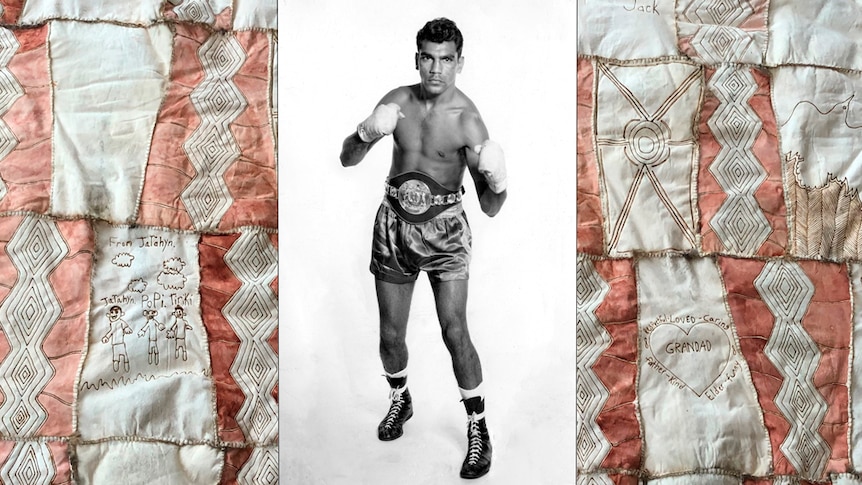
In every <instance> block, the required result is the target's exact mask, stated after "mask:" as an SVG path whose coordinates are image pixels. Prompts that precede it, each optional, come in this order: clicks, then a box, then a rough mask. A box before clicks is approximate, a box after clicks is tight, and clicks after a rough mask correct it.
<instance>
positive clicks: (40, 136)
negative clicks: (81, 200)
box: [0, 25, 53, 213]
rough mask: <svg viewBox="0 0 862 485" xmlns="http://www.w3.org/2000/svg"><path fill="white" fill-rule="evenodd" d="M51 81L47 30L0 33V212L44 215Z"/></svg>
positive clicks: (47, 200)
mask: <svg viewBox="0 0 862 485" xmlns="http://www.w3.org/2000/svg"><path fill="white" fill-rule="evenodd" d="M50 79H51V76H50V73H49V66H48V26H46V25H42V26H39V27H33V28H27V29H6V28H2V27H0V211H20V210H28V211H33V212H38V213H45V212H47V210H48V205H49V203H50V195H51V192H50V186H51V156H52V155H51V154H52V152H51V134H52V120H53V112H52V109H51V87H50V86H51V81H50Z"/></svg>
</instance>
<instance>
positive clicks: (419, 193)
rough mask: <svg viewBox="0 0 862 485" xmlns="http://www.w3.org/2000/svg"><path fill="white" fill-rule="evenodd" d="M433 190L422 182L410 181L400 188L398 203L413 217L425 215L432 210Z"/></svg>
mask: <svg viewBox="0 0 862 485" xmlns="http://www.w3.org/2000/svg"><path fill="white" fill-rule="evenodd" d="M431 197H432V196H431V189H430V188H429V187H428V185H427V184H426V183H425V182H422V181H421V180H415V179H414V180H408V181H406V182H404V183H403V184H401V186H400V187H398V203H399V204H400V205H401V208H402V209H404V210H405V211H407V212H408V213H410V214H413V215H419V214H424V213H425V212H426V211H427V210H428V209H429V208H431Z"/></svg>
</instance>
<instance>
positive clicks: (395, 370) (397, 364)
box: [341, 18, 508, 478]
mask: <svg viewBox="0 0 862 485" xmlns="http://www.w3.org/2000/svg"><path fill="white" fill-rule="evenodd" d="M463 42H464V41H463V37H462V35H461V32H460V31H459V30H458V27H457V26H456V25H455V23H454V22H452V21H451V20H448V19H445V18H439V19H435V20H432V21H430V22H428V23H426V24H425V26H424V27H423V28H422V29H421V30H420V31H419V32H418V33H417V35H416V48H417V52H416V56H415V59H414V62H415V68H416V69H417V70H418V71H419V78H420V82H419V83H418V84H414V85H411V86H401V87H398V88H395V89H393V90H392V91H390V92H389V93H387V94H386V95H385V96H383V98H382V99H381V100H380V102H379V103H377V105H376V106H375V107H374V109H373V110H372V111H371V114H370V115H368V117H367V118H365V119H364V120H363V121H362V122H360V123H359V124H358V125H357V127H356V131H355V132H354V133H351V134H350V135H349V136H348V137H347V138H346V139H345V140H344V143H343V145H342V151H341V163H342V165H343V166H345V167H351V166H354V165H356V164H358V163H359V162H361V161H362V160H363V158H364V157H365V155H366V154H367V153H368V150H369V149H371V147H373V146H374V145H375V144H376V143H378V142H379V141H380V140H381V139H383V138H384V137H387V136H389V135H391V136H392V141H393V145H394V148H393V152H392V164H391V166H390V168H389V175H388V177H387V179H386V182H385V184H384V187H383V189H384V195H383V201H382V202H381V204H380V208H379V209H378V211H377V217H376V219H375V223H374V232H373V238H374V239H373V243H372V254H371V264H370V269H371V272H372V273H373V274H374V277H375V287H376V291H377V301H378V308H379V311H380V358H381V360H382V363H383V369H384V371H385V374H386V378H387V380H388V382H389V386H390V392H389V399H390V406H389V412H388V413H387V414H386V416H385V417H384V418H383V420H382V421H381V422H380V424H379V426H378V428H377V434H378V438H379V439H381V440H384V441H390V440H394V439H396V438H398V437H400V436H401V435H402V434H403V426H404V423H405V422H406V421H407V420H408V419H410V418H411V417H412V416H413V402H412V399H411V397H410V393H409V391H408V389H407V346H406V343H405V337H406V330H407V320H408V315H409V311H410V302H411V299H412V295H413V287H414V284H415V282H416V279H417V277H418V275H419V273H420V272H422V271H424V272H426V273H427V275H428V278H429V280H430V282H431V288H432V290H433V292H434V298H435V303H436V309H437V317H438V319H439V321H440V326H441V329H442V333H443V340H444V342H445V344H446V347H447V349H448V350H449V353H450V356H451V359H452V367H453V370H454V374H455V378H456V380H457V382H458V387H459V390H460V393H461V397H462V401H463V403H464V407H465V409H466V411H467V415H468V418H467V454H466V457H465V458H464V461H463V463H462V466H461V473H460V474H461V477H463V478H477V477H480V476H483V475H484V474H486V473H487V472H488V470H489V469H490V467H491V450H492V446H491V440H490V436H489V433H488V427H487V423H486V420H485V401H484V392H483V389H482V367H481V364H480V361H479V356H478V354H477V352H476V349H475V347H474V345H473V343H472V341H471V339H470V335H469V332H468V329H467V319H466V313H467V310H466V307H467V281H468V278H469V265H470V257H471V239H472V234H471V232H470V226H469V224H468V222H467V217H466V214H465V213H464V209H463V207H462V204H461V202H462V200H463V196H464V194H465V193H466V191H465V189H464V187H463V186H462V180H463V178H464V173H465V171H469V172H470V175H471V178H472V179H473V185H474V188H475V190H476V194H477V196H478V199H479V205H480V207H481V209H482V211H483V212H484V213H485V214H487V215H488V216H491V217H493V216H495V215H496V214H497V213H498V212H499V211H500V208H501V207H502V205H503V203H504V202H505V200H506V197H507V183H508V182H507V176H506V165H505V159H504V155H503V149H502V148H501V146H500V144H499V143H497V142H495V141H493V140H491V139H490V137H489V135H488V130H487V129H486V127H485V124H484V122H483V121H482V117H481V115H480V114H479V111H478V110H477V109H476V106H475V105H474V104H473V102H472V101H470V99H469V98H468V97H467V96H466V95H465V94H464V93H463V92H461V91H460V90H459V89H458V88H457V87H455V79H456V77H457V75H458V74H459V73H460V72H461V70H462V69H463V67H464V57H462V55H461V52H462V47H463Z"/></svg>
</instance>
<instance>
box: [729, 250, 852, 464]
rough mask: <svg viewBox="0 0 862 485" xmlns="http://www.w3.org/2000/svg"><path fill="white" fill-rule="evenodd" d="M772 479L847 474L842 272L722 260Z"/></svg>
mask: <svg viewBox="0 0 862 485" xmlns="http://www.w3.org/2000/svg"><path fill="white" fill-rule="evenodd" d="M718 263H719V267H720V268H721V272H722V276H723V279H724V281H725V284H726V286H727V295H728V297H727V300H728V301H727V302H728V306H729V308H730V311H731V314H732V315H733V318H734V321H735V322H736V328H737V332H738V334H739V338H740V347H741V349H742V353H743V355H744V356H745V358H746V360H747V361H748V363H749V366H750V368H751V376H752V380H753V383H754V387H755V388H756V389H757V396H758V399H759V401H760V407H761V409H763V418H764V422H765V424H766V429H767V430H768V431H769V439H770V442H771V448H772V467H773V469H774V470H775V472H774V473H775V474H777V475H789V476H795V477H800V478H805V479H809V480H824V479H825V478H826V476H827V475H828V474H829V473H840V472H843V471H846V470H847V469H848V466H849V454H848V449H847V448H848V441H849V425H850V423H849V416H848V405H849V399H850V395H849V384H848V366H849V363H850V344H851V342H850V339H851V323H850V322H851V307H850V298H851V297H850V283H849V278H848V270H847V266H845V265H842V264H833V263H821V262H814V261H792V260H789V261H788V260H780V259H775V260H769V261H766V262H764V261H758V260H753V259H734V258H719V260H718Z"/></svg>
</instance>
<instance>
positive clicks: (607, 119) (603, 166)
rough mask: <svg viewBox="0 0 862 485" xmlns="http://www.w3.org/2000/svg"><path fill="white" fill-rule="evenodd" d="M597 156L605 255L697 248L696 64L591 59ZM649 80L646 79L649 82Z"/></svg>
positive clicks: (699, 80) (698, 89)
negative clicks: (626, 64) (593, 61)
mask: <svg viewBox="0 0 862 485" xmlns="http://www.w3.org/2000/svg"><path fill="white" fill-rule="evenodd" d="M596 77H597V80H598V81H597V96H598V98H599V99H601V100H602V103H599V104H598V106H597V107H596V146H597V148H598V150H597V152H596V155H597V160H598V162H599V167H600V173H601V183H602V188H603V191H602V196H603V197H604V199H605V203H604V204H603V207H604V211H605V221H606V224H605V231H606V233H605V240H606V241H607V242H606V244H607V246H608V253H609V254H611V255H614V256H616V255H620V256H622V255H629V254H630V253H631V251H634V250H642V251H661V250H665V249H679V250H691V249H696V248H697V246H698V236H697V229H696V220H697V217H696V212H697V208H696V204H695V203H694V200H695V194H696V192H695V190H694V187H695V174H696V170H697V148H696V144H695V139H694V126H693V123H694V119H695V110H696V109H697V106H698V104H699V101H700V95H701V89H702V84H703V75H702V72H701V70H700V68H698V67H697V66H694V65H691V64H684V63H666V64H658V65H653V66H634V67H624V66H614V65H612V64H605V63H603V62H600V61H597V62H596ZM647 80H648V81H647Z"/></svg>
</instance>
